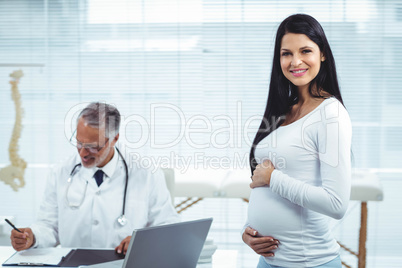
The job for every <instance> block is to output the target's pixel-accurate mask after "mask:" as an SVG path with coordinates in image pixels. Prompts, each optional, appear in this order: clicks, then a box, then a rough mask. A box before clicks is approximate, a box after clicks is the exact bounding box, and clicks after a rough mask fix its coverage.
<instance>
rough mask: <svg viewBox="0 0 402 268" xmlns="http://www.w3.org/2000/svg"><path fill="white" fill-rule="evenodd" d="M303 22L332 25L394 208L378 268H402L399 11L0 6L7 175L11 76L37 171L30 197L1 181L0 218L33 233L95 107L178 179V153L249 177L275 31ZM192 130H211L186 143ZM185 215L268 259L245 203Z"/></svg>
mask: <svg viewBox="0 0 402 268" xmlns="http://www.w3.org/2000/svg"><path fill="white" fill-rule="evenodd" d="M294 13H307V14H310V15H312V16H314V17H315V18H316V19H317V20H318V21H319V22H320V23H321V24H322V26H323V28H324V30H325V32H326V35H327V38H328V40H329V43H330V45H331V48H332V51H333V54H334V57H335V61H336V65H337V71H338V75H339V81H340V86H341V92H342V96H343V99H344V103H345V105H346V108H347V109H348V111H349V114H350V116H351V119H352V125H353V148H352V150H353V156H354V159H353V168H354V169H355V170H368V171H371V172H375V173H376V174H377V175H378V177H379V178H380V180H381V183H382V186H383V189H384V201H382V202H371V203H369V217H368V241H367V267H402V264H401V263H402V257H400V252H401V250H402V249H401V248H402V243H401V242H400V241H402V231H401V230H400V229H399V228H400V227H399V226H401V224H402V207H401V204H402V195H401V194H400V193H399V189H402V180H401V176H402V168H401V162H402V143H401V142H400V137H401V136H402V117H401V114H402V90H401V82H402V75H401V74H400V72H401V71H400V70H399V69H400V63H401V62H402V50H401V47H402V1H396V0H383V1H381V0H331V1H330V0H321V1H307V0H306V1H293V0H281V1H279V0H278V1H270V0H261V1H257V0H226V1H222V0H113V1H106V0H82V1H73V0H0V126H1V131H0V168H3V167H5V166H7V165H9V164H10V159H9V155H8V146H9V142H10V139H11V135H12V131H13V127H14V122H15V103H14V102H13V101H12V99H11V90H10V88H11V85H10V84H9V81H10V77H9V74H10V73H11V72H13V71H14V70H20V69H21V70H22V71H23V72H24V77H22V78H21V81H20V83H19V91H20V93H21V101H22V107H23V109H24V111H25V112H24V117H23V120H22V121H23V122H22V123H23V130H22V133H21V138H20V139H19V144H18V145H19V155H20V156H21V157H22V158H23V159H24V160H25V161H27V162H28V168H27V170H26V173H25V174H26V175H25V181H26V186H25V187H24V188H22V189H20V190H19V191H18V192H14V191H13V190H12V189H11V188H10V187H9V186H8V185H5V184H4V183H3V182H0V216H12V217H14V221H15V224H16V225H18V226H26V225H29V224H30V223H32V221H33V220H34V219H35V215H36V210H37V209H38V207H39V204H40V200H41V197H42V193H43V187H44V183H45V180H46V175H47V172H48V170H49V167H50V166H51V165H53V164H55V163H58V162H60V161H62V160H63V159H65V158H66V157H67V156H68V155H70V154H71V153H73V152H74V151H75V149H74V147H73V146H71V144H70V143H69V142H68V139H69V138H70V136H71V134H72V131H73V130H74V126H73V125H74V124H73V123H72V122H73V121H72V120H71V118H70V115H71V114H73V113H74V111H76V109H77V107H78V106H77V105H82V104H85V103H87V102H91V101H106V102H108V103H112V104H114V105H116V106H117V107H118V109H119V110H120V112H121V114H122V115H123V117H124V118H123V121H124V124H123V131H122V133H121V136H122V137H121V139H122V140H123V141H125V143H127V144H130V145H131V147H130V149H132V150H134V151H135V152H137V153H138V154H140V155H143V156H152V157H153V158H155V159H164V160H171V162H169V166H170V167H172V168H176V169H178V170H182V168H183V170H184V167H183V165H182V163H181V162H179V161H177V160H172V159H173V157H172V156H173V155H174V156H180V157H183V158H185V159H187V161H189V163H190V164H191V166H192V167H194V166H196V165H198V167H199V168H202V167H201V165H200V162H199V159H197V156H195V153H197V154H201V155H202V157H203V159H207V158H208V157H215V158H218V159H227V163H226V162H225V164H224V165H223V166H221V167H220V168H227V169H229V168H233V167H234V166H236V165H238V166H236V167H237V168H238V167H240V168H248V164H247V161H241V160H244V159H248V156H247V154H248V151H249V148H250V142H251V141H252V139H253V137H254V135H255V131H256V129H257V127H258V125H259V122H260V121H259V120H260V118H261V116H262V114H263V112H264V108H265V104H266V99H267V96H268V85H269V77H270V71H271V65H272V57H273V46H274V38H275V33H276V30H277V27H278V26H279V23H280V22H281V21H282V20H283V19H285V18H286V17H287V16H289V15H291V14H294ZM191 127H193V128H196V129H207V131H204V132H203V131H198V132H197V131H195V132H194V133H193V134H191V136H190V135H189V136H185V135H184V136H181V135H182V133H183V132H182V131H183V130H184V129H186V128H191ZM225 129H226V131H220V130H225ZM248 130H249V131H248ZM212 133H215V134H213V135H212ZM173 141H174V142H173ZM207 165H208V164H207ZM204 167H205V166H204ZM66 179H67V178H66ZM182 215H183V219H192V218H200V217H209V216H213V217H214V223H213V226H212V229H211V236H213V238H214V241H215V243H216V244H217V245H218V247H219V249H230V250H236V251H237V252H238V254H237V258H238V260H237V265H238V267H255V265H256V263H257V261H258V257H257V255H256V254H254V253H253V252H252V251H251V250H250V249H248V247H247V246H246V245H244V244H243V242H242V241H241V236H240V230H241V228H242V226H243V224H244V222H245V219H246V217H247V204H246V203H245V202H242V201H241V200H238V199H225V198H220V199H214V198H211V199H206V200H204V201H203V202H200V203H198V204H197V205H196V206H194V207H193V208H191V209H189V210H186V211H185V212H184V213H183V214H182ZM347 215H348V216H347V217H345V218H344V219H343V220H342V221H341V222H338V223H336V224H335V226H334V230H335V232H336V234H337V238H339V239H340V240H342V241H345V242H346V243H348V244H350V247H351V248H352V249H355V250H356V249H357V237H358V230H359V217H360V206H359V203H354V202H351V205H350V209H349V211H348V214H347ZM0 227H1V228H0V231H1V232H0V238H1V239H0V243H1V244H2V245H8V244H9V241H8V237H9V231H10V229H9V227H7V226H2V225H1V226H0ZM345 258H346V257H345ZM352 263H353V262H352ZM353 264H354V263H353Z"/></svg>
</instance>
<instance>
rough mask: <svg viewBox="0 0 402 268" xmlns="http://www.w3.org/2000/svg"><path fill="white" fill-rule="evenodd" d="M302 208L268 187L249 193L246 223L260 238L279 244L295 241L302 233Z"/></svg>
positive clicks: (255, 189)
mask: <svg viewBox="0 0 402 268" xmlns="http://www.w3.org/2000/svg"><path fill="white" fill-rule="evenodd" d="M302 211H303V208H302V207H300V206H298V205H295V204H293V203H291V202H289V201H288V200H287V199H284V198H282V197H280V196H279V195H277V194H276V193H273V192H272V191H271V189H270V188H268V187H258V188H254V189H253V190H252V191H251V194H250V199H249V206H248V222H249V224H250V226H251V227H252V228H253V229H255V230H257V231H258V233H259V235H260V236H272V237H274V238H275V239H278V240H279V241H281V242H285V241H286V240H289V239H290V240H293V239H297V238H299V237H300V235H301V231H302V220H303V219H302V217H301V216H302V215H301V213H302Z"/></svg>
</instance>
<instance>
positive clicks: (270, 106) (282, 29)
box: [250, 14, 343, 173]
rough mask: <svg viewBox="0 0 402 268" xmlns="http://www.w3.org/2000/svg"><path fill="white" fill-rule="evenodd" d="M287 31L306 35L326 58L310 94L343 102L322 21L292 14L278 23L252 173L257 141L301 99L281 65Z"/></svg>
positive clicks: (270, 130) (256, 137)
mask: <svg viewBox="0 0 402 268" xmlns="http://www.w3.org/2000/svg"><path fill="white" fill-rule="evenodd" d="M287 33H295V34H304V35H306V36H307V37H308V38H310V40H312V41H313V42H314V43H316V44H317V46H318V47H319V48H320V51H321V52H322V53H323V55H324V57H325V61H323V62H321V67H320V71H319V72H318V74H317V76H316V77H315V78H314V79H313V80H312V81H311V83H310V86H309V92H310V95H311V96H313V97H316V98H324V97H323V96H322V95H320V93H319V92H320V90H321V89H323V90H325V91H326V92H328V93H329V94H330V95H331V96H334V97H336V98H337V99H338V100H339V101H340V102H341V103H342V104H343V100H342V97H341V92H340V90H339V84H338V78H337V75H336V68H335V60H334V56H333V55H332V51H331V48H330V46H329V43H328V40H327V38H326V36H325V33H324V30H323V29H322V27H321V25H320V23H319V22H318V21H317V20H316V19H314V18H313V17H311V16H309V15H306V14H295V15H292V16H289V17H288V18H286V19H285V20H284V21H283V22H282V23H281V24H280V25H279V28H278V31H277V32H276V38H275V49H274V59H273V62H272V72H271V81H270V84H269V94H268V100H267V106H266V108H265V112H264V117H263V119H262V122H261V124H260V127H259V129H258V132H257V134H256V136H255V138H254V141H253V145H252V147H251V151H250V166H251V173H253V171H254V169H255V167H256V165H257V161H256V160H255V156H254V151H255V148H256V146H257V144H258V143H259V142H260V141H261V140H263V139H264V138H265V137H266V136H268V135H269V134H270V133H271V132H272V131H274V130H275V129H276V128H277V127H279V126H280V125H281V124H282V123H283V121H284V118H285V115H286V114H287V113H288V112H289V111H290V109H291V107H292V106H293V105H294V104H296V103H297V102H298V100H299V96H298V91H297V87H296V86H295V85H293V84H292V83H291V82H290V81H289V80H288V79H287V78H286V77H285V75H284V74H283V72H282V69H281V64H280V50H281V42H282V38H283V36H284V35H285V34H287ZM313 89H318V90H316V91H317V92H318V95H317V94H315V93H313Z"/></svg>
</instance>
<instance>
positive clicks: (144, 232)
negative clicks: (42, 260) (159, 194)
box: [82, 218, 212, 268]
mask: <svg viewBox="0 0 402 268" xmlns="http://www.w3.org/2000/svg"><path fill="white" fill-rule="evenodd" d="M211 224H212V218H207V219H200V220H195V221H186V222H179V223H173V224H167V225H161V226H155V227H148V228H143V229H138V230H134V232H133V235H132V237H131V240H130V244H129V246H128V249H127V253H126V257H125V258H124V260H117V261H112V262H105V263H101V264H96V265H90V266H82V267H83V268H84V267H85V268H147V267H149V268H155V267H163V268H192V267H196V266H197V262H198V258H199V257H200V254H201V250H202V248H203V246H204V243H205V239H206V238H207V235H208V231H209V228H210V227H211Z"/></svg>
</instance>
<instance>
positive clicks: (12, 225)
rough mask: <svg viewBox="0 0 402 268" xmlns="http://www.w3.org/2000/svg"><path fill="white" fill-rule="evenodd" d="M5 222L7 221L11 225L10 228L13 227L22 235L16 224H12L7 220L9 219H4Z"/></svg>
mask: <svg viewBox="0 0 402 268" xmlns="http://www.w3.org/2000/svg"><path fill="white" fill-rule="evenodd" d="M4 220H5V221H6V222H7V223H8V224H10V226H11V227H13V229H14V230H16V231H17V232H20V233H22V232H21V230H20V229H18V228H17V227H15V226H14V224H12V223H11V221H9V220H7V219H4Z"/></svg>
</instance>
